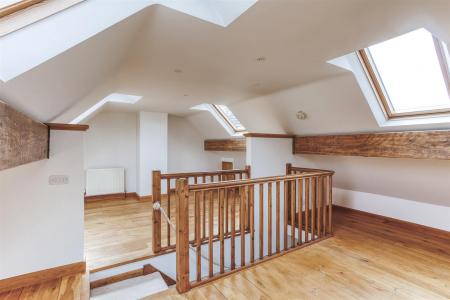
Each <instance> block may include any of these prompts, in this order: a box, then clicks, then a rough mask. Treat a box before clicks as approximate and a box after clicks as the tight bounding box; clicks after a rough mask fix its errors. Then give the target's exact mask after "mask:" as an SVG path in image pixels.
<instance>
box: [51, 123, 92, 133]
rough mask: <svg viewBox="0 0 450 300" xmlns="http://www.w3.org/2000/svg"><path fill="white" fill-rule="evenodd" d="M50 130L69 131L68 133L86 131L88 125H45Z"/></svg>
mask: <svg viewBox="0 0 450 300" xmlns="http://www.w3.org/2000/svg"><path fill="white" fill-rule="evenodd" d="M45 125H47V126H48V127H49V128H50V129H51V130H69V131H86V130H88V129H89V125H83V124H64V123H45Z"/></svg>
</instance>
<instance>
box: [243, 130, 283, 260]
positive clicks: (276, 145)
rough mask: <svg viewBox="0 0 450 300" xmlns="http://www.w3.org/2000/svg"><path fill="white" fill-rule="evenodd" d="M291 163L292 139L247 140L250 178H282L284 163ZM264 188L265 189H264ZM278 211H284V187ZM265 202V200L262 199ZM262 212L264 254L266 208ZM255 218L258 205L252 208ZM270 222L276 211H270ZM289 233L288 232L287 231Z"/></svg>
mask: <svg viewBox="0 0 450 300" xmlns="http://www.w3.org/2000/svg"><path fill="white" fill-rule="evenodd" d="M289 162H292V139H290V138H274V139H270V138H247V164H249V165H250V166H251V168H252V177H253V178H258V177H266V176H277V175H279V176H283V175H285V174H286V163H289ZM265 188H266V187H265ZM275 192H276V189H275V188H273V187H272V207H276V196H275ZM266 193H267V192H266ZM280 196H281V199H280V211H284V185H283V184H281V186H280ZM254 197H255V198H254V199H259V188H255V196H254ZM264 200H265V201H264V203H266V202H267V198H266V199H264ZM265 207H266V208H265V209H264V211H263V219H264V222H263V227H264V235H265V238H264V253H265V254H267V253H268V242H267V240H268V238H267V232H268V230H267V229H268V214H267V206H266V205H265ZM254 210H255V214H254V215H255V216H259V205H255V206H254ZM272 220H276V211H275V209H272ZM283 223H284V214H280V224H283ZM260 231H261V229H260V226H259V222H258V221H256V217H255V239H256V241H255V252H256V253H258V252H259V241H258V240H259V232H260ZM272 232H276V223H275V222H273V223H272ZM289 232H290V231H289ZM275 239H276V236H275V234H274V235H273V236H272V245H275V242H276V240H275ZM283 243H284V234H281V237H280V244H281V245H283Z"/></svg>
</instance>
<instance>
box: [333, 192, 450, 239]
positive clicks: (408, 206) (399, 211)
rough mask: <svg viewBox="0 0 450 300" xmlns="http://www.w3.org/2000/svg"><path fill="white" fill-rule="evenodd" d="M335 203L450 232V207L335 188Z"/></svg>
mask: <svg viewBox="0 0 450 300" xmlns="http://www.w3.org/2000/svg"><path fill="white" fill-rule="evenodd" d="M333 203H335V204H337V205H340V206H344V207H349V208H353V209H357V210H362V211H366V212H370V213H373V214H377V215H383V216H387V217H390V218H394V219H398V220H403V221H407V222H412V223H416V224H421V225H425V226H428V227H434V228H437V229H441V230H446V231H450V217H449V216H450V207H449V206H440V205H434V204H428V203H422V202H417V201H411V200H407V199H402V198H397V197H389V196H383V195H378V194H372V193H364V192H357V191H350V190H344V189H339V188H333Z"/></svg>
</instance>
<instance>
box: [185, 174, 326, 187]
mask: <svg viewBox="0 0 450 300" xmlns="http://www.w3.org/2000/svg"><path fill="white" fill-rule="evenodd" d="M333 174H334V171H316V172H309V173H304V174H298V175H280V176H271V177H260V178H254V179H242V180H229V181H223V182H213V183H199V184H192V185H189V190H190V191H200V190H211V189H218V188H224V187H227V188H231V187H240V186H246V185H253V184H258V183H265V182H268V181H293V180H296V179H300V178H305V177H314V176H323V175H333Z"/></svg>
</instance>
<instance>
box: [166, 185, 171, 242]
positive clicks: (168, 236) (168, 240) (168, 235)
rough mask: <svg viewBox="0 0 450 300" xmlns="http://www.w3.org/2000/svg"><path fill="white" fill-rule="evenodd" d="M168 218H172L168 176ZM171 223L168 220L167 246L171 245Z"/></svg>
mask: <svg viewBox="0 0 450 300" xmlns="http://www.w3.org/2000/svg"><path fill="white" fill-rule="evenodd" d="M167 218H168V219H169V220H170V178H167ZM170 231H171V230H170V225H169V222H168V221H167V246H169V247H170Z"/></svg>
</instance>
